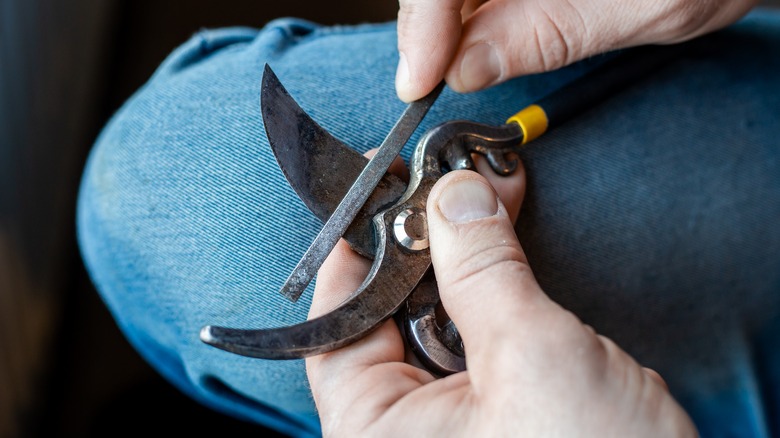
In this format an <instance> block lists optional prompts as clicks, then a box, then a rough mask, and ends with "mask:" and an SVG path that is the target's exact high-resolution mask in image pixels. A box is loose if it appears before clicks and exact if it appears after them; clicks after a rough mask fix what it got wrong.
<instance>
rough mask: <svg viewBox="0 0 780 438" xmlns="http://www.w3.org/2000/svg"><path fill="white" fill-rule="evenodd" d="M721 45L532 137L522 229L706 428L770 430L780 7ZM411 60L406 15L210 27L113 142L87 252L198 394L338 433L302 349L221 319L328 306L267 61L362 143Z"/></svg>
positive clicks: (547, 280) (294, 425)
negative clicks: (223, 329) (302, 261)
mask: <svg viewBox="0 0 780 438" xmlns="http://www.w3.org/2000/svg"><path fill="white" fill-rule="evenodd" d="M704 46H706V47H708V48H709V50H705V51H703V52H701V53H697V54H695V55H691V56H689V57H686V58H684V59H680V60H679V61H677V62H675V63H674V64H672V65H671V66H668V67H666V68H663V69H659V71H657V72H653V74H652V75H651V76H650V77H649V78H648V79H647V80H643V81H641V82H638V83H636V84H635V85H634V86H632V87H631V88H629V89H628V90H626V91H624V92H622V93H621V94H619V95H617V96H615V97H613V98H611V99H609V100H608V101H607V102H605V103H604V104H602V105H600V106H598V107H596V108H593V109H592V110H591V111H589V112H587V113H585V114H583V115H582V116H580V117H578V118H577V119H575V120H573V121H571V122H569V123H567V124H566V125H564V126H562V127H560V128H558V129H557V130H555V131H553V132H550V133H548V134H546V135H545V136H543V137H542V138H540V139H538V140H536V141H535V142H534V143H532V144H531V145H530V146H529V147H528V148H527V149H526V150H525V152H524V154H523V159H524V160H525V163H526V167H527V171H528V179H529V181H528V194H527V200H526V202H525V204H524V207H523V213H522V215H521V218H520V220H519V223H518V230H519V235H520V236H521V241H522V243H523V246H524V248H525V249H526V252H527V254H528V258H529V260H530V263H531V265H532V267H533V268H534V270H535V272H536V274H537V276H538V278H539V281H540V283H541V284H542V286H543V288H544V289H545V290H546V291H547V292H548V293H549V294H550V295H551V296H552V297H553V298H554V299H555V300H557V301H558V302H560V303H561V304H562V305H563V306H564V307H566V308H568V309H570V310H572V311H573V312H575V313H576V314H577V315H579V316H580V317H581V318H582V319H583V320H584V321H585V322H586V323H588V324H590V325H592V326H594V327H595V328H596V329H597V330H598V331H599V332H601V333H603V334H605V335H607V336H609V337H612V338H613V339H614V340H615V341H616V342H617V343H618V344H620V345H621V346H622V347H624V348H625V349H626V350H627V351H628V352H629V353H631V354H632V355H633V356H634V357H636V358H637V359H638V361H639V362H640V363H642V364H643V365H645V366H649V367H653V368H655V369H656V370H658V371H659V372H660V373H661V375H663V376H664V377H665V378H666V380H667V382H668V383H669V386H670V388H671V391H672V393H673V394H674V396H675V397H676V398H677V399H678V400H679V401H680V402H681V403H682V404H683V406H684V407H685V408H686V409H687V411H688V412H689V413H690V414H691V416H692V417H693V419H694V421H695V422H696V424H697V426H698V427H699V429H700V431H701V434H702V436H751V437H752V436H756V437H760V436H768V435H771V434H772V433H774V434H778V433H780V420H779V419H780V352H779V351H780V349H778V347H780V228H778V218H780V168H778V164H779V163H778V158H779V157H780V140H779V139H778V138H779V137H780V80H778V74H780V14H778V13H775V12H768V11H755V12H753V13H752V14H751V15H750V16H748V17H747V18H745V19H743V20H742V21H741V22H740V23H738V24H737V25H735V26H733V27H731V28H729V29H727V30H725V31H722V32H719V33H717V34H713V35H711V36H708V37H707V38H706V44H704ZM397 56H398V55H397V51H396V34H395V24H394V23H385V24H372V25H363V26H355V27H320V26H317V25H314V24H312V23H308V22H304V21H299V20H294V19H280V20H277V21H274V22H272V23H269V24H268V25H267V26H266V27H264V28H263V29H262V30H255V29H247V28H228V29H218V30H208V31H204V32H201V33H199V34H197V35H196V36H194V37H193V38H192V39H191V40H190V41H189V42H187V43H186V44H184V45H183V46H182V47H180V48H178V49H177V50H176V51H175V52H174V53H173V54H172V55H171V56H170V57H169V58H168V59H167V60H166V61H165V62H164V64H163V65H162V66H161V67H160V68H159V70H158V71H157V72H156V73H155V75H154V76H153V77H152V78H151V80H150V81H149V82H148V83H147V84H146V85H145V86H144V87H143V88H142V89H141V90H139V91H138V93H137V94H136V95H135V96H133V97H132V98H131V99H130V100H129V101H128V102H127V103H126V104H125V105H124V107H123V108H122V109H121V110H120V111H118V113H117V114H116V115H115V117H114V118H113V119H112V120H111V122H110V123H109V124H108V126H107V127H106V128H105V130H104V131H103V133H102V134H101V136H100V138H99V139H98V141H97V143H96V145H95V148H94V150H93V151H92V154H91V156H90V158H89V162H88V163H87V167H86V169H85V173H84V177H83V183H82V187H81V192H80V198H79V205H78V212H79V214H78V232H79V242H80V245H81V249H82V253H83V257H84V260H85V262H86V266H87V268H88V270H89V272H90V274H91V276H92V278H93V280H94V283H95V285H96V286H97V288H98V290H99V291H100V293H101V295H102V297H103V298H104V300H105V302H106V304H107V306H108V308H109V309H110V310H111V312H112V313H113V315H114V317H115V318H116V321H117V323H118V325H119V326H120V327H121V329H122V330H123V331H124V333H125V334H126V336H127V337H128V339H129V340H130V342H132V344H133V345H134V346H135V347H136V348H137V349H138V351H139V352H140V353H141V354H142V355H143V356H144V357H145V358H146V359H147V360H148V361H149V362H150V363H151V364H152V365H153V366H154V367H156V369H158V370H159V371H160V373H161V374H163V375H164V376H165V377H167V378H168V379H169V380H170V381H172V382H173V383H174V384H176V385H177V386H178V387H179V388H181V390H182V391H184V392H186V393H187V394H189V395H190V396H192V397H193V398H195V399H197V400H200V401H201V402H203V403H205V404H207V405H209V406H212V407H213V408H215V409H218V410H220V411H223V412H226V413H229V414H231V415H235V416H238V417H241V418H245V419H250V420H252V421H257V422H260V423H263V424H265V425H268V426H271V427H274V428H277V429H278V430H280V431H282V432H285V433H288V434H290V435H295V436H309V435H314V436H316V435H318V434H319V425H318V421H317V417H316V413H315V411H314V406H313V403H312V400H311V396H310V393H309V389H308V387H307V382H306V376H305V373H304V365H303V361H266V360H260V359H251V358H245V357H241V356H237V355H233V354H230V353H226V352H224V351H220V350H217V349H215V348H213V347H210V346H207V345H205V344H203V343H201V342H200V340H199V338H198V333H199V330H200V328H201V327H202V326H204V325H207V324H218V325H226V326H232V327H278V326H282V325H289V324H292V323H296V322H300V321H303V320H304V319H305V316H306V312H307V310H308V304H309V303H310V296H311V294H310V290H309V292H307V293H306V294H305V295H304V296H303V298H302V299H301V301H299V303H298V304H291V303H288V302H286V301H285V300H284V299H283V298H282V297H281V296H280V295H279V293H278V290H279V288H280V286H281V285H282V283H283V281H284V280H285V279H286V276H287V275H288V274H289V272H290V271H291V270H292V269H293V267H294V266H295V264H296V262H297V261H298V259H299V258H300V256H301V255H302V254H303V253H304V251H305V250H306V248H307V247H308V245H309V243H310V242H311V240H312V239H313V238H314V237H315V235H316V233H317V231H318V230H319V228H320V226H321V225H320V223H319V222H318V221H317V220H316V219H315V218H314V217H313V216H312V214H311V213H309V212H308V211H307V210H306V208H305V207H304V205H303V204H302V203H301V202H300V201H299V200H298V198H297V197H296V195H295V194H294V192H293V191H292V189H291V188H290V187H289V186H288V185H287V183H286V181H285V179H284V177H283V175H282V173H281V171H280V170H279V169H278V167H277V164H276V161H275V159H274V157H273V155H272V152H271V150H270V148H269V146H268V142H267V139H266V137H265V133H264V131H263V123H262V120H261V115H260V103H259V96H260V79H261V76H262V70H263V66H264V64H265V63H268V64H270V65H271V67H272V68H273V69H274V71H275V72H276V73H277V74H278V76H279V78H280V79H281V81H282V83H283V84H284V85H285V86H286V87H287V88H288V90H289V91H290V93H291V94H292V96H293V97H294V98H295V99H296V100H297V101H298V102H299V103H300V105H301V106H302V107H303V108H304V109H305V110H306V111H307V112H308V113H309V114H311V116H312V117H313V118H314V120H316V121H317V122H319V123H320V124H321V125H322V126H324V127H325V128H326V129H327V130H329V131H330V132H331V133H333V134H334V135H335V136H336V137H338V138H340V139H341V140H343V141H344V142H345V143H346V144H349V145H351V146H352V147H354V148H355V149H357V150H358V151H360V152H363V151H366V150H367V149H370V148H372V147H376V146H377V145H379V144H380V143H381V141H382V139H383V138H384V136H385V135H386V134H387V132H388V131H389V129H390V128H391V126H392V125H393V124H394V122H395V121H396V119H397V118H398V116H399V115H400V113H401V112H402V110H403V109H404V107H405V105H404V104H403V103H402V102H400V101H399V100H398V99H397V98H396V97H395V91H394V88H393V77H394V73H395V66H396V61H397ZM603 59H605V57H603V56H600V57H595V58H593V59H590V60H587V61H584V62H581V63H578V64H576V65H573V66H571V67H568V68H565V69H562V70H559V71H555V72H552V73H547V74H540V75H533V76H528V77H524V78H520V79H516V80H513V81H511V82H509V83H506V84H503V85H500V86H497V87H493V88H491V89H489V90H486V91H483V92H479V93H473V94H467V95H461V94H457V93H454V92H452V91H451V90H445V91H444V93H443V94H442V96H441V97H440V98H439V100H438V101H437V102H436V104H435V105H434V106H433V108H432V110H431V111H430V113H429V114H428V116H427V117H426V119H425V120H424V121H423V123H422V125H421V126H420V128H419V129H418V130H417V132H416V133H415V135H414V137H413V139H412V142H416V140H417V139H418V138H419V137H420V135H421V134H422V133H423V132H424V131H425V130H426V129H428V128H431V127H432V126H434V125H436V124H438V123H441V122H443V121H446V120H451V119H468V120H475V121H479V122H485V123H493V124H500V123H503V121H504V120H505V119H506V118H507V117H508V116H509V115H511V114H513V113H514V112H516V111H517V110H518V109H520V108H521V107H523V106H525V105H527V104H529V103H531V102H533V101H534V100H536V99H538V98H540V97H542V96H544V95H545V94H547V93H549V92H550V91H552V90H555V89H557V88H559V87H561V86H562V85H563V84H565V83H567V82H569V81H570V80H572V79H573V78H576V77H578V76H580V75H582V74H583V73H584V72H586V71H588V70H590V69H592V68H593V67H594V66H595V65H598V64H599V63H600V62H602V61H603ZM411 150H412V145H408V146H407V148H406V149H405V150H404V152H403V154H402V155H403V157H404V158H405V159H408V156H409V154H410V152H411ZM310 289H311V288H310ZM517 366H522V364H517Z"/></svg>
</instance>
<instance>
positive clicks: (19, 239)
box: [0, 0, 780, 438]
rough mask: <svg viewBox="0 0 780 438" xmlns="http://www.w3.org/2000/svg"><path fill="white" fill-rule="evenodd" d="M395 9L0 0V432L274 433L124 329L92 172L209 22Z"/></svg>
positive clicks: (377, 5) (333, 20)
mask: <svg viewBox="0 0 780 438" xmlns="http://www.w3.org/2000/svg"><path fill="white" fill-rule="evenodd" d="M765 3H766V4H773V5H780V0H773V1H769V2H765ZM396 10H397V2H396V1H395V0H371V1H365V0H342V1H339V2H323V1H308V0H285V1H283V2H261V1H257V0H255V1H252V0H222V1H220V2H216V3H215V2H206V1H203V0H191V1H182V0H168V1H157V2H155V1H151V0H68V1H66V0H0V438H2V437H17V436H19V437H37V436H46V437H48V436H58V437H60V436H65V437H69V436H79V437H91V436H96V437H97V436H100V437H102V436H116V435H130V434H133V435H136V434H137V435H141V434H143V435H147V434H151V435H153V436H157V435H161V434H164V433H173V434H176V436H182V435H193V436H204V435H213V434H225V435H232V436H240V435H249V434H252V435H257V434H261V435H262V436H271V434H270V432H268V431H264V430H263V429H261V428H260V427H258V426H255V425H251V424H247V423H243V422H240V421H238V420H235V419H232V418H230V417H226V416H223V415H220V414H218V413H215V412H213V411H211V410H209V409H207V408H204V407H202V406H200V405H198V404H196V403H195V402H193V401H191V400H190V399H189V398H186V397H185V396H183V395H182V394H180V393H179V392H178V390H176V389H174V388H173V387H171V386H170V385H169V384H168V383H167V382H165V381H163V380H162V379H161V378H160V377H159V376H158V375H157V374H156V372H154V371H153V370H152V369H151V368H150V367H149V366H148V365H147V364H146V363H145V362H144V361H143V360H142V359H141V358H140V357H139V356H138V354H137V353H136V352H135V351H134V350H133V349H132V348H131V347H130V346H129V344H128V343H127V341H126V340H125V339H124V338H123V336H122V335H121V333H120V332H119V331H118V329H117V328H116V326H115V324H114V322H113V320H112V319H111V316H110V315H109V313H108V311H107V309H106V308H105V307H104V306H103V304H102V303H101V302H100V299H99V296H98V295H97V293H96V292H95V291H94V289H93V287H92V285H91V283H90V281H89V278H88V277H87V275H86V273H85V271H84V268H83V265H82V263H81V258H80V256H79V253H78V249H77V247H76V240H75V201H76V195H77V190H78V183H79V177H80V173H81V170H82V167H83V165H84V162H85V160H86V157H87V154H88V152H89V149H90V147H91V146H92V143H93V142H94V140H95V138H96V136H97V135H98V133H99V131H100V129H101V128H102V126H103V125H104V124H105V123H106V121H107V119H108V118H109V117H110V116H111V115H112V114H113V112H114V111H116V110H117V109H118V107H119V106H120V105H121V104H122V103H123V102H124V101H125V100H126V99H127V98H128V97H129V96H130V94H131V93H133V92H134V91H135V90H137V89H138V88H139V87H140V86H141V85H142V84H143V83H144V82H145V81H146V80H147V79H148V78H149V76H150V75H151V74H152V72H153V71H154V69H155V68H156V67H157V66H158V65H159V64H160V62H161V61H162V60H163V59H164V58H165V57H166V56H167V55H168V54H169V53H170V52H171V51H172V50H173V49H174V48H175V47H176V46H178V45H179V44H181V43H183V42H184V41H186V40H187V39H188V38H189V37H190V36H191V35H192V34H193V33H195V32H196V31H198V30H199V29H201V28H214V27H221V26H235V25H244V26H252V27H261V26H263V25H264V24H265V23H266V22H268V21H269V20H271V19H273V18H277V17H282V16H295V17H301V18H306V19H309V20H312V21H315V22H319V23H323V24H352V23H362V22H378V21H387V20H392V19H395V14H396Z"/></svg>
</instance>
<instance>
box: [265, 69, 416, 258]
mask: <svg viewBox="0 0 780 438" xmlns="http://www.w3.org/2000/svg"><path fill="white" fill-rule="evenodd" d="M260 105H261V107H262V113H263V124H264V125H265V132H266V135H267V136H268V142H269V143H270V145H271V149H272V150H273V153H274V156H275V157H276V161H277V162H278V163H279V167H280V168H281V169H282V172H283V173H284V176H285V178H287V181H288V182H289V183H290V186H292V188H293V189H294V190H295V192H296V193H297V194H298V196H299V197H300V198H301V200H303V202H304V204H306V207H308V208H309V210H311V212H312V213H314V215H315V216H317V218H318V219H320V220H321V221H322V222H325V221H327V219H328V218H329V217H330V216H331V214H332V213H333V212H334V211H335V210H336V207H338V205H339V203H340V202H341V200H342V199H343V198H344V195H346V194H347V192H348V191H349V189H350V187H351V186H352V184H353V183H354V182H355V180H356V179H357V178H358V175H360V172H361V171H362V170H363V168H364V167H365V166H366V164H367V163H368V159H367V158H365V157H364V156H362V155H361V154H359V153H358V152H356V151H355V150H353V149H351V148H350V147H348V146H346V145H345V144H344V143H342V142H341V141H339V140H338V139H337V138H335V137H333V136H332V135H331V134H330V133H328V131H326V130H325V129H323V128H322V127H321V126H320V125H318V124H317V122H315V121H314V120H312V118H311V117H309V115H308V114H306V112H304V111H303V109H301V107H300V106H299V105H298V103H297V102H295V100H294V99H293V98H292V97H291V96H290V94H289V93H288V92H287V90H286V89H285V88H284V86H282V84H281V82H280V81H279V79H278V78H277V76H276V74H274V72H273V70H271V68H270V67H269V66H268V65H266V66H265V71H264V72H263V84H262V91H261V98H260ZM405 189H406V184H405V183H404V182H403V181H401V180H400V179H399V178H397V177H395V176H393V175H390V174H386V175H385V176H384V177H383V178H382V180H381V181H380V183H379V185H378V186H377V187H376V189H375V190H374V192H373V194H372V195H371V197H369V198H368V200H367V201H366V203H365V205H364V206H363V208H362V209H361V210H360V212H359V213H358V214H357V216H356V217H355V220H353V221H352V225H351V226H350V227H349V228H348V229H347V231H346V232H345V233H344V236H343V237H344V239H346V240H347V241H348V242H349V243H350V245H351V246H352V248H353V249H354V250H356V251H357V252H358V253H360V254H362V255H364V256H367V257H373V256H374V251H375V248H374V247H375V242H374V237H373V234H374V233H373V230H372V226H371V218H372V217H373V216H374V215H375V214H376V213H378V212H379V211H380V210H381V209H382V208H384V207H387V206H388V205H391V204H392V203H393V202H394V201H395V200H396V199H398V198H399V197H400V196H401V194H402V193H403V192H404V190H405Z"/></svg>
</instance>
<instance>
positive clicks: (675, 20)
mask: <svg viewBox="0 0 780 438" xmlns="http://www.w3.org/2000/svg"><path fill="white" fill-rule="evenodd" d="M757 3H758V1H757V0H660V1H646V0H620V1H615V0H489V1H485V0H400V1H399V5H400V9H399V12H398V50H399V52H400V59H399V63H398V72H397V74H396V91H397V93H398V96H399V98H401V100H404V101H406V102H410V101H412V100H416V99H419V98H421V97H423V96H424V95H426V94H427V93H428V92H430V91H431V90H432V89H433V88H434V87H435V86H436V84H438V83H439V82H440V81H441V80H442V79H445V80H446V81H447V85H448V86H449V87H450V88H452V89H454V90H455V91H459V92H470V91H477V90H480V89H483V88H486V87H489V86H491V85H495V84H497V83H500V82H503V81H506V80H508V79H510V78H513V77H517V76H521V75H526V74H531V73H539V72H544V71H551V70H555V69H557V68H560V67H563V66H565V65H568V64H571V63H573V62H575V61H579V60H581V59H583V58H586V57H589V56H592V55H596V54H599V53H603V52H607V51H611V50H615V49H620V48H626V47H632V46H638V45H644V44H672V43H677V42H682V41H685V40H688V39H691V38H694V37H697V36H700V35H703V34H705V33H708V32H712V31H714V30H717V29H720V28H722V27H725V26H727V25H729V24H731V23H733V22H735V21H736V20H738V19H739V18H740V17H742V16H743V15H745V14H746V13H747V12H748V11H749V10H750V9H751V8H752V7H753V6H755V5H756V4H757Z"/></svg>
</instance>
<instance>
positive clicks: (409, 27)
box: [395, 0, 465, 102]
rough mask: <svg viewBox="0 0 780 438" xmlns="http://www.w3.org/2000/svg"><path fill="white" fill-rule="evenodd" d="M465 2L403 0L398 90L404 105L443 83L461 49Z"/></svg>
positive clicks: (397, 74) (401, 3)
mask: <svg viewBox="0 0 780 438" xmlns="http://www.w3.org/2000/svg"><path fill="white" fill-rule="evenodd" d="M464 1H465V0H400V1H399V2H398V3H399V6H400V9H399V10H398V52H399V59H398V71H397V73H396V77H395V87H396V92H397V93H398V97H400V98H401V100H403V101H405V102H411V101H413V100H417V99H419V98H421V97H423V96H425V95H426V94H428V93H429V92H430V91H431V90H433V88H434V87H436V85H437V84H438V83H439V82H441V80H442V78H443V77H444V73H445V71H446V70H447V67H449V64H450V62H451V61H452V58H453V57H454V56H455V51H456V49H457V48H458V42H459V40H460V31H461V23H462V18H461V8H462V7H463V3H464Z"/></svg>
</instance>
